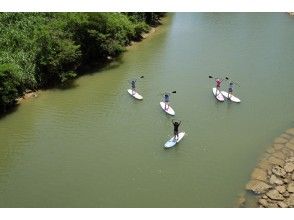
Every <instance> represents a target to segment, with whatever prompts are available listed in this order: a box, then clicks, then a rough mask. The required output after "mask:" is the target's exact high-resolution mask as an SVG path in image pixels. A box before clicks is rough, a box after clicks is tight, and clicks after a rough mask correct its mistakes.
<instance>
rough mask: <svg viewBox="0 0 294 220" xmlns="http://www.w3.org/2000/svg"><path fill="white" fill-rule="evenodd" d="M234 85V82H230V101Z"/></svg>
mask: <svg viewBox="0 0 294 220" xmlns="http://www.w3.org/2000/svg"><path fill="white" fill-rule="evenodd" d="M233 85H234V83H233V81H230V83H229V89H228V94H229V95H228V98H229V99H231V96H232V93H233Z"/></svg>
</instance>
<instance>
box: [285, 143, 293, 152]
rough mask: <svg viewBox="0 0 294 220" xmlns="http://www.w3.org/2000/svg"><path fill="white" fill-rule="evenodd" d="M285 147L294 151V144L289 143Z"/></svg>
mask: <svg viewBox="0 0 294 220" xmlns="http://www.w3.org/2000/svg"><path fill="white" fill-rule="evenodd" d="M285 146H286V147H288V148H289V149H290V150H294V144H293V143H290V142H288V143H286V144H285Z"/></svg>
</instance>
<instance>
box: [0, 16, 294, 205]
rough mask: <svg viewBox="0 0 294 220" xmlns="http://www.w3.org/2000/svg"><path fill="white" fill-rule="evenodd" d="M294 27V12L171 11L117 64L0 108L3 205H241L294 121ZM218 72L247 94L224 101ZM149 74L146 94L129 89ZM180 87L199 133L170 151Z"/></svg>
mask: <svg viewBox="0 0 294 220" xmlns="http://www.w3.org/2000/svg"><path fill="white" fill-rule="evenodd" d="M293 36H294V19H293V17H290V16H288V14H286V13H174V14H169V16H168V17H167V18H165V21H164V25H162V26H161V27H159V28H158V29H157V30H156V31H155V33H153V34H152V35H150V36H149V37H148V38H147V39H145V40H143V41H142V42H140V43H136V44H134V45H133V46H132V47H130V48H129V50H128V51H127V52H126V53H124V55H123V56H122V57H121V58H120V59H118V60H116V61H114V62H112V63H111V64H110V65H109V66H108V67H106V68H104V69H102V70H100V71H97V72H93V73H90V74H87V75H85V76H83V77H80V78H79V79H77V80H76V81H75V83H74V86H73V87H72V88H69V89H64V90H61V89H52V90H47V91H42V92H41V93H40V95H39V96H38V97H37V98H33V99H29V100H25V101H24V102H23V103H22V104H21V105H20V106H19V107H18V108H17V110H16V111H15V112H13V113H11V114H8V115H6V116H5V117H2V118H1V119H0V207H235V206H236V200H237V198H238V195H239V194H240V193H242V192H244V187H245V184H246V183H247V181H248V179H249V177H250V173H251V171H252V169H253V168H254V166H255V165H256V163H257V161H258V159H259V157H260V155H261V154H262V153H263V152H264V150H265V149H266V147H267V145H268V144H270V143H271V142H272V140H273V138H275V137H276V136H277V135H279V134H280V133H281V132H282V131H284V130H285V129H286V128H288V127H293V125H294V122H293V119H294V111H293V107H294V99H293V95H294V86H293V85H294V84H293V82H294V74H293V70H294V62H293V56H294V55H293V51H294V41H293ZM210 74H214V75H218V76H223V77H225V76H228V77H230V78H231V79H233V80H234V81H236V82H239V84H240V87H236V88H235V94H236V95H237V96H238V97H239V98H240V99H241V100H242V102H241V103H240V104H236V103H230V102H224V103H219V102H217V101H216V99H215V98H214V96H213V95H212V91H211V88H212V87H213V86H214V83H213V81H211V80H210V79H209V78H208V75H210ZM140 75H144V76H145V78H144V79H141V80H138V82H137V87H138V91H139V92H140V93H141V94H142V95H143V97H144V100H143V101H138V100H134V99H132V97H131V96H130V95H129V94H128V93H127V91H126V90H127V89H128V87H129V84H128V80H129V79H131V78H133V77H136V76H140ZM226 86H227V83H224V88H226ZM172 90H176V91H177V93H176V94H173V95H172V97H171V106H172V107H173V108H174V110H175V112H176V116H175V117H174V118H176V119H179V120H182V125H181V127H180V129H181V130H184V131H185V132H186V133H187V136H185V137H184V139H183V140H182V141H181V142H180V143H179V144H178V145H177V147H175V148H172V149H168V150H166V149H164V147H163V145H164V143H165V142H166V141H167V140H168V139H169V138H170V137H171V135H172V124H171V119H172V118H173V117H172V116H168V115H166V114H165V113H164V112H163V111H162V109H161V108H160V106H159V102H160V100H161V95H160V93H162V92H164V91H172Z"/></svg>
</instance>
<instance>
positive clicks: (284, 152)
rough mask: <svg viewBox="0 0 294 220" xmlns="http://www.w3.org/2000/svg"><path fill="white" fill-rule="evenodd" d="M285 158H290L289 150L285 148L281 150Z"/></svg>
mask: <svg viewBox="0 0 294 220" xmlns="http://www.w3.org/2000/svg"><path fill="white" fill-rule="evenodd" d="M281 151H282V152H283V154H284V155H285V156H286V157H289V156H291V150H290V149H289V148H287V147H286V146H285V147H284V148H283V149H282V150H281Z"/></svg>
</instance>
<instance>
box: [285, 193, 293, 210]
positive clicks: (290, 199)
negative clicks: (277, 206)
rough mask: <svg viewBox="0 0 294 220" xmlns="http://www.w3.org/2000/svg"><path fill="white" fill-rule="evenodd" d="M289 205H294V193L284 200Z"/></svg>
mask: <svg viewBox="0 0 294 220" xmlns="http://www.w3.org/2000/svg"><path fill="white" fill-rule="evenodd" d="M284 202H285V203H286V204H287V205H288V206H290V207H294V194H291V195H290V196H289V198H287V199H286V200H285V201H284Z"/></svg>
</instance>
